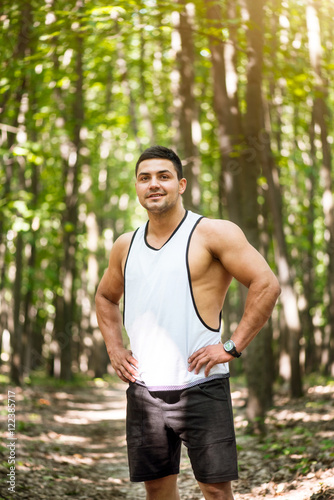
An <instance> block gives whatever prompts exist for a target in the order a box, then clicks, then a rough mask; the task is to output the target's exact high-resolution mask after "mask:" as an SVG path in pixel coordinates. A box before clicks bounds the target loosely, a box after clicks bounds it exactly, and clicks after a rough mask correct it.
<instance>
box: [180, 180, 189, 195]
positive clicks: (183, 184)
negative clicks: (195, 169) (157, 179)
mask: <svg viewBox="0 0 334 500" xmlns="http://www.w3.org/2000/svg"><path fill="white" fill-rule="evenodd" d="M186 187H187V179H185V178H183V179H181V180H180V181H179V193H180V194H183V193H184V192H185V190H186Z"/></svg>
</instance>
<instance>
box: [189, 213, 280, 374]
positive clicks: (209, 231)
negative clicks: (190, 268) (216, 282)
mask: <svg viewBox="0 0 334 500" xmlns="http://www.w3.org/2000/svg"><path fill="white" fill-rule="evenodd" d="M204 231H205V233H206V236H205V238H206V244H207V245H208V249H209V251H210V252H211V253H212V256H213V258H215V259H219V261H220V262H221V264H222V266H223V267H224V268H225V270H226V271H227V272H228V273H229V274H230V275H231V276H233V277H234V278H236V279H237V280H238V281H239V282H240V283H242V284H243V285H245V286H246V287H247V288H248V293H247V298H246V302H245V309H244V313H243V315H242V318H241V320H240V323H239V325H238V327H237V328H236V330H235V332H234V333H233V335H232V337H231V339H232V340H233V341H234V343H235V345H236V349H237V351H238V352H242V351H243V350H244V349H245V348H246V347H247V346H248V345H249V344H250V342H251V341H252V340H253V339H254V337H255V336H256V335H257V334H258V332H259V331H260V330H261V328H262V327H263V326H264V324H265V323H266V322H267V321H268V319H269V317H270V315H271V313H272V310H273V308H274V306H275V304H276V301H277V298H278V296H279V294H280V286H279V283H278V280H277V278H276V277H275V275H274V273H273V272H272V271H271V269H270V267H269V265H268V264H267V262H266V261H265V259H264V258H263V257H262V255H261V254H260V253H259V252H258V251H257V250H256V249H255V248H254V247H253V246H252V245H250V243H249V242H248V241H247V239H246V237H245V235H244V233H243V232H242V231H241V229H240V228H239V227H238V226H236V225H235V224H233V223H231V222H228V221H213V220H206V227H205V228H204ZM232 359H233V356H232V355H231V354H228V353H227V352H226V351H225V349H224V347H223V345H222V344H218V345H210V346H207V347H203V348H202V349H199V350H198V351H196V352H195V353H194V354H192V356H190V358H189V360H188V361H189V371H193V370H195V373H198V372H199V370H200V369H201V368H202V366H204V365H206V368H205V376H208V375H209V372H210V370H211V368H212V367H213V366H214V365H216V364H218V363H225V362H227V361H231V360H232Z"/></svg>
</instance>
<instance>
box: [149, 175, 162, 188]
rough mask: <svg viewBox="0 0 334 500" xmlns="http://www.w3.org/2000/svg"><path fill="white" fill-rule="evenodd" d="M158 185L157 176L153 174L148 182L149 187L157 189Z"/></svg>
mask: <svg viewBox="0 0 334 500" xmlns="http://www.w3.org/2000/svg"><path fill="white" fill-rule="evenodd" d="M159 187H160V184H159V181H158V178H157V177H155V176H152V177H151V180H150V182H149V188H150V189H159Z"/></svg>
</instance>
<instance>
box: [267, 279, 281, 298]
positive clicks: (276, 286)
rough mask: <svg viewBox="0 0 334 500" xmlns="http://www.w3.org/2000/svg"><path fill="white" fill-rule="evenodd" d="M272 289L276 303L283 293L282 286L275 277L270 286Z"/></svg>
mask: <svg viewBox="0 0 334 500" xmlns="http://www.w3.org/2000/svg"><path fill="white" fill-rule="evenodd" d="M270 289H271V293H272V295H273V298H274V300H275V302H276V300H277V299H278V297H279V296H280V295H281V292H282V289H281V286H280V284H279V282H278V279H277V278H276V276H274V277H273V279H272V282H271V284H270Z"/></svg>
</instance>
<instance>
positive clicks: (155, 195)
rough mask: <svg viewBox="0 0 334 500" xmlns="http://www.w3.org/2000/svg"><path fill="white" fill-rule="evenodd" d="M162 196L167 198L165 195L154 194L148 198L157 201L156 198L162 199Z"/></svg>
mask: <svg viewBox="0 0 334 500" xmlns="http://www.w3.org/2000/svg"><path fill="white" fill-rule="evenodd" d="M162 196H165V195H164V194H162V193H152V194H150V195H148V196H147V197H146V198H150V199H151V200H152V199H156V198H161V197H162Z"/></svg>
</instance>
